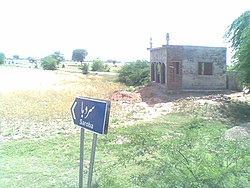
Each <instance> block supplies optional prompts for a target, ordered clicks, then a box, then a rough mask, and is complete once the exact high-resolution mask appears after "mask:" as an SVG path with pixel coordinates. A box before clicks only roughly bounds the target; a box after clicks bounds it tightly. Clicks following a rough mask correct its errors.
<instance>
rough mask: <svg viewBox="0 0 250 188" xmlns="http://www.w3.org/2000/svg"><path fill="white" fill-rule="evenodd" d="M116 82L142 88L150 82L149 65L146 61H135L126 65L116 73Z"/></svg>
mask: <svg viewBox="0 0 250 188" xmlns="http://www.w3.org/2000/svg"><path fill="white" fill-rule="evenodd" d="M117 81H119V82H121V83H124V84H126V85H127V86H143V85H145V84H147V83H149V81H150V64H149V62H148V61H141V60H137V61H136V62H130V63H126V64H125V65H123V66H122V67H121V69H120V70H119V71H118V79H117Z"/></svg>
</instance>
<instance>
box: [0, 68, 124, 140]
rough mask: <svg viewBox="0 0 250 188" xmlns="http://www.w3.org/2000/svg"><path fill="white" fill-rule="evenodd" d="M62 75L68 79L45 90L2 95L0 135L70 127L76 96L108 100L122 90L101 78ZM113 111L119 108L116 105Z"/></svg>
mask: <svg viewBox="0 0 250 188" xmlns="http://www.w3.org/2000/svg"><path fill="white" fill-rule="evenodd" d="M55 73H56V74H61V73H60V72H55ZM60 76H65V78H64V79H61V80H59V81H58V82H53V83H52V84H50V85H46V87H40V88H29V89H28V90H27V89H24V90H20V89H18V90H14V91H13V90H12V91H8V92H2V95H1V98H2V102H1V109H0V110H1V111H2V112H1V114H2V125H1V130H0V132H1V135H5V136H6V135H9V136H13V135H16V134H29V133H30V132H34V131H32V130H37V131H40V130H41V129H44V130H43V132H46V131H49V130H50V129H52V128H53V129H54V128H55V127H58V125H60V126H62V125H61V124H62V122H65V123H66V126H69V124H70V123H71V113H70V107H71V105H72V103H73V101H74V99H75V97H76V96H83V97H91V98H99V99H109V97H110V95H111V93H113V92H114V91H115V90H118V89H121V88H122V87H123V86H122V85H120V84H117V83H113V82H109V81H107V80H106V79H105V78H104V77H101V76H85V75H81V74H72V73H63V74H62V75H60ZM114 108H117V107H116V105H114ZM41 124H42V125H41ZM44 127H47V128H44ZM69 127H71V126H69ZM31 128H32V129H31ZM58 128H60V127H58ZM20 129H22V131H21V132H20ZM60 129H62V127H61V128H60ZM53 131H54V130H53ZM65 131H66V130H65ZM66 132H67V131H66Z"/></svg>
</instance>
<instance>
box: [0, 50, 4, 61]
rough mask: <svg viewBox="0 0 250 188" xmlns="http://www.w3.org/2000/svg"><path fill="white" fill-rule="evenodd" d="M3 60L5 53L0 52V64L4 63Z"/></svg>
mask: <svg viewBox="0 0 250 188" xmlns="http://www.w3.org/2000/svg"><path fill="white" fill-rule="evenodd" d="M4 60H5V55H4V53H1V52H0V64H4Z"/></svg>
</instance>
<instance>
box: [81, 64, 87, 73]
mask: <svg viewBox="0 0 250 188" xmlns="http://www.w3.org/2000/svg"><path fill="white" fill-rule="evenodd" d="M80 69H81V70H82V73H83V74H88V73H89V65H88V64H87V63H84V64H83V65H82V66H81V68H80Z"/></svg>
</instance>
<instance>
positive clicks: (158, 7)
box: [0, 0, 250, 61]
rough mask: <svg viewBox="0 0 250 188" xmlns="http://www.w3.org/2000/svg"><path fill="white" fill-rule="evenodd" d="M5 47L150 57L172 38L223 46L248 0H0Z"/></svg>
mask: <svg viewBox="0 0 250 188" xmlns="http://www.w3.org/2000/svg"><path fill="white" fill-rule="evenodd" d="M0 7H1V8H0V9H1V10H0V23H1V28H0V51H1V52H4V53H5V55H6V56H7V57H12V55H15V54H17V55H19V56H20V57H28V56H32V57H36V58H41V57H44V56H46V55H49V54H51V53H53V52H54V51H60V52H61V53H63V54H65V57H66V58H67V59H70V58H71V54H72V51H73V50H74V49H76V48H84V49H86V50H87V51H88V53H89V55H88V56H87V59H88V60H92V59H96V58H100V59H102V60H107V59H116V60H119V61H131V60H136V59H149V52H148V51H147V50H146V48H147V47H149V38H150V37H152V38H153V47H157V46H161V45H162V44H164V43H165V38H166V37H165V36H166V33H167V32H169V33H170V44H180V45H181V44H183V45H204V46H223V47H228V46H229V45H228V44H227V43H226V42H225V40H224V39H223V35H224V33H225V31H226V30H227V27H228V26H229V25H230V24H231V23H232V21H233V20H234V19H235V18H237V17H238V16H240V15H241V14H242V13H243V12H244V11H246V10H249V9H250V2H249V0H1V1H0Z"/></svg>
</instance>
